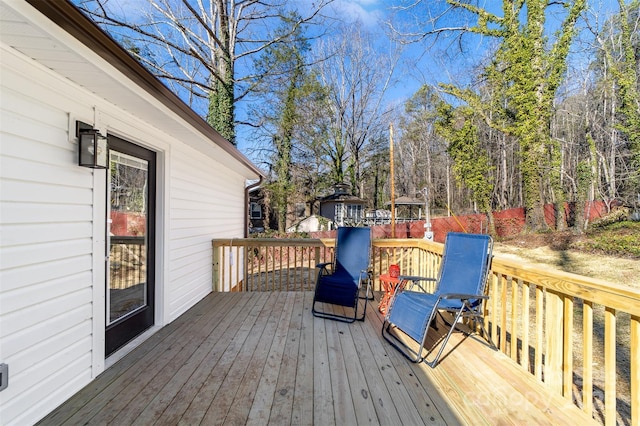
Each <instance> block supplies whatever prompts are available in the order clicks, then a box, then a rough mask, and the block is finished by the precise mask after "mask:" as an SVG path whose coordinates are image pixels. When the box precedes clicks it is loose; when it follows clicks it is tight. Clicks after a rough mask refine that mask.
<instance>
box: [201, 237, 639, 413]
mask: <svg viewBox="0 0 640 426" xmlns="http://www.w3.org/2000/svg"><path fill="white" fill-rule="evenodd" d="M333 246H334V240H333V239H289V240H287V239H240V240H238V239H233V240H230V239H216V240H214V241H213V249H214V250H213V272H214V274H213V276H214V283H213V286H214V287H213V288H214V290H215V291H283V290H313V288H314V285H315V280H316V270H315V265H316V264H318V263H322V262H330V261H331V259H332V256H333ZM442 248H443V246H442V244H438V243H433V242H430V241H426V240H419V239H379V240H374V241H373V253H372V265H371V271H372V279H373V288H374V290H380V289H381V286H380V282H379V280H378V277H379V276H380V274H383V273H386V272H387V271H388V268H389V265H390V264H398V265H399V266H400V269H401V271H402V274H405V275H421V276H432V277H433V276H436V274H437V270H438V265H439V262H440V258H441V256H442ZM488 284H489V286H488V293H489V295H490V299H489V301H488V303H487V304H486V306H485V322H486V324H485V325H486V328H487V329H488V330H489V333H490V335H491V338H492V339H493V341H494V342H495V343H496V345H497V346H498V348H499V349H500V351H501V352H503V353H505V354H506V355H507V356H509V357H510V358H511V359H512V360H513V361H514V362H516V363H517V364H519V365H520V366H521V367H522V369H523V371H526V372H528V373H530V374H532V375H533V376H535V378H536V379H538V380H539V381H541V382H542V383H544V384H545V385H546V386H547V387H548V388H549V389H550V390H551V391H552V392H555V393H559V394H562V395H563V396H564V397H565V398H567V399H569V400H571V401H573V402H574V403H575V404H576V405H578V406H579V407H580V408H581V409H582V410H583V411H585V412H586V413H588V414H590V415H592V416H593V417H594V418H595V419H596V420H598V421H600V422H602V423H604V424H607V425H613V424H616V423H620V424H629V425H638V424H640V291H638V290H635V289H632V288H629V287H625V286H620V285H615V284H611V283H607V282H605V281H602V280H598V279H594V278H588V277H583V276H579V275H575V274H570V273H566V272H561V271H557V270H552V269H547V268H542V267H536V266H534V265H530V264H525V263H521V262H516V261H512V260H507V259H501V258H500V257H499V256H495V257H494V259H493V262H492V266H491V273H490V277H489V283H488Z"/></svg>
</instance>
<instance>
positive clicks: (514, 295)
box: [507, 277, 518, 362]
mask: <svg viewBox="0 0 640 426" xmlns="http://www.w3.org/2000/svg"><path fill="white" fill-rule="evenodd" d="M507 282H508V284H509V289H510V291H511V359H512V360H514V361H515V362H518V309H517V306H518V289H517V282H516V281H514V279H513V277H509V278H508V280H507Z"/></svg>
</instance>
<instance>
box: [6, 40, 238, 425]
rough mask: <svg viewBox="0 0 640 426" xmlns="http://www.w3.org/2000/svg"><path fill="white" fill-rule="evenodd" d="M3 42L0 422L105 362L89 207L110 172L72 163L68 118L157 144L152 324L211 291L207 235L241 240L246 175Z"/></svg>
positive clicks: (25, 413) (39, 412)
mask: <svg viewBox="0 0 640 426" xmlns="http://www.w3.org/2000/svg"><path fill="white" fill-rule="evenodd" d="M1 43H2V42H1V41H0V50H1V52H0V54H1V55H2V67H1V75H0V203H1V207H0V209H1V210H0V220H1V221H0V238H1V240H0V243H1V244H0V362H3V363H7V364H9V387H8V388H7V389H5V390H4V391H2V392H0V424H2V425H13V424H16V425H22V424H31V423H34V422H36V421H38V420H39V419H40V418H42V417H43V416H44V415H46V414H47V413H48V412H49V411H51V410H52V409H54V408H55V407H57V406H58V405H59V404H61V403H62V402H64V401H65V400H66V399H68V398H69V397H70V396H72V395H73V394H74V393H75V392H77V391H78V390H80V389H81V388H82V387H83V386H84V385H86V384H88V383H89V382H90V381H91V380H92V378H93V377H95V375H96V374H98V373H100V372H101V371H102V368H103V366H104V364H103V363H104V356H103V354H104V346H100V345H99V344H98V343H96V342H100V340H101V338H102V339H103V338H104V308H103V306H104V300H101V299H99V298H98V296H97V295H100V294H102V295H104V286H105V282H104V276H103V275H100V274H101V273H103V272H104V271H99V267H98V266H97V265H100V262H102V261H103V260H102V259H104V257H105V253H104V248H102V249H101V250H102V251H100V249H96V247H100V244H101V241H100V239H102V240H104V235H99V234H100V233H99V230H102V229H104V226H105V225H104V223H103V222H102V223H100V221H97V222H95V223H94V220H96V218H100V217H103V216H104V215H105V214H106V213H104V212H105V211H106V210H105V206H94V204H93V203H94V199H95V197H104V190H105V189H104V187H103V186H100V185H99V184H97V183H96V182H102V181H101V179H102V180H104V181H105V182H106V175H105V173H106V172H105V171H104V170H95V171H93V170H91V169H88V168H83V167H79V166H78V165H77V145H76V144H75V143H74V142H70V141H69V139H70V138H69V134H68V129H69V126H70V123H73V122H74V120H70V119H69V116H71V117H72V118H75V119H82V120H83V121H86V122H88V123H91V122H92V121H91V120H92V119H93V118H92V117H94V115H95V120H96V122H100V123H101V125H102V126H104V128H107V129H108V131H109V132H111V133H113V134H114V135H117V136H119V137H122V138H124V139H126V140H128V141H130V142H132V143H138V144H141V145H144V146H145V147H147V148H149V149H152V150H155V151H157V152H158V172H159V176H158V212H157V213H158V217H157V220H158V223H157V228H158V247H157V253H156V258H157V262H158V267H157V274H156V280H157V281H156V286H157V287H158V289H157V294H158V295H159V297H157V300H156V309H157V311H158V314H157V315H156V318H157V319H158V318H159V319H158V321H157V324H156V325H158V326H162V325H166V324H167V323H168V322H170V321H172V320H173V319H175V318H177V317H178V316H179V315H180V314H181V313H183V312H184V311H186V310H187V309H188V308H190V307H191V306H193V305H194V304H195V303H197V302H198V301H199V300H200V299H201V298H202V297H203V296H205V295H206V294H208V293H209V292H210V291H211V290H212V266H211V260H212V249H211V239H212V238H217V237H242V236H243V234H244V219H245V217H244V216H245V205H244V202H245V200H244V187H245V179H246V177H245V176H243V175H242V174H241V173H240V170H242V166H239V165H238V164H235V160H233V161H228V158H229V157H228V156H226V157H223V158H226V159H227V160H225V161H227V162H228V163H229V164H222V163H221V160H220V157H221V156H220V155H219V154H220V152H221V149H220V148H218V147H214V146H212V142H211V141H209V140H206V139H205V138H203V137H201V139H202V140H197V137H198V135H197V133H195V132H194V131H192V130H191V129H186V130H184V135H187V136H189V138H187V137H183V136H181V137H177V136H176V137H172V136H170V135H168V134H166V133H163V132H161V131H159V130H157V129H156V128H155V127H154V126H153V125H152V124H150V123H146V122H143V121H141V120H140V119H138V118H137V117H134V116H132V115H130V114H129V113H127V112H125V111H122V110H120V109H119V108H118V107H117V106H115V105H113V104H108V103H106V102H105V101H104V100H103V99H101V98H100V97H98V96H95V95H93V94H91V93H89V92H87V91H86V90H84V89H82V88H81V87H78V86H75V85H74V84H73V83H71V82H70V81H69V80H67V79H65V78H62V77H60V76H58V75H57V74H55V73H54V72H52V71H50V70H48V69H46V68H45V67H42V66H40V65H39V64H37V63H35V62H33V61H32V60H31V59H29V58H25V57H24V56H21V55H20V54H16V53H15V52H14V51H12V49H11V48H9V47H7V46H6V45H3V44H1ZM96 111H97V112H96ZM158 119H159V120H162V117H160V118H158ZM72 131H73V130H72ZM194 136H195V137H194ZM194 139H195V140H194ZM194 147H197V148H198V149H196V148H194ZM245 173H247V172H246V170H245ZM94 174H95V177H94ZM94 190H95V191H96V193H95V194H94ZM96 271H98V272H96ZM97 306H101V307H102V308H101V309H102V313H103V315H102V316H100V315H97V314H96V312H98V313H99V312H100V309H97V308H96V307H97ZM102 345H104V343H102ZM96 360H101V361H102V364H101V363H100V362H99V361H96Z"/></svg>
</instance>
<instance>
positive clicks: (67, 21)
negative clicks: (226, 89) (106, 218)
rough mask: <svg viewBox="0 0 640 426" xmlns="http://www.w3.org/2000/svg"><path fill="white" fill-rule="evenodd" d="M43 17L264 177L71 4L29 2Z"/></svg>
mask: <svg viewBox="0 0 640 426" xmlns="http://www.w3.org/2000/svg"><path fill="white" fill-rule="evenodd" d="M26 1H27V3H29V4H30V5H31V6H33V7H34V8H35V9H36V10H38V11H39V12H40V13H42V14H43V15H45V16H46V17H47V18H49V19H50V20H51V21H52V22H54V23H55V24H56V25H58V26H59V27H60V28H62V29H63V30H65V31H66V32H67V33H69V34H70V35H72V36H73V37H75V38H76V39H78V40H79V41H80V42H81V43H82V44H84V45H85V46H87V47H88V48H90V49H91V50H92V51H93V52H95V53H96V54H97V55H99V56H100V57H102V58H103V59H104V60H106V61H107V62H109V63H110V64H112V65H113V66H114V67H116V68H117V69H118V70H119V71H120V72H122V73H123V74H125V75H126V76H128V77H129V78H130V79H131V80H132V81H133V82H134V83H136V84H137V85H138V86H140V87H141V88H142V89H144V90H145V91H147V92H148V93H150V94H151V95H153V96H154V97H155V98H156V99H158V100H159V101H160V102H162V103H163V104H164V105H165V106H166V107H167V108H169V109H170V110H171V111H173V112H174V113H176V114H177V115H178V116H179V117H181V118H182V119H184V120H185V121H186V122H187V123H189V124H191V125H192V126H193V127H194V128H195V129H197V130H198V131H199V132H200V133H202V134H203V135H205V136H206V137H207V138H209V139H210V140H211V141H212V142H214V143H215V144H216V145H218V146H220V147H221V148H222V149H224V150H225V151H226V152H227V153H229V154H230V155H231V156H232V157H233V158H235V159H236V160H238V161H239V162H240V163H241V164H243V165H244V166H246V167H247V168H248V169H250V170H251V171H252V172H254V173H256V174H257V175H258V176H259V177H264V174H263V173H262V172H261V171H260V169H258V168H257V167H256V166H255V164H253V163H252V162H251V161H250V160H249V159H248V158H247V157H245V156H244V155H243V154H242V153H241V152H240V151H239V150H238V149H237V148H236V147H235V146H234V145H233V144H232V143H231V142H229V141H228V140H226V139H225V138H224V137H222V135H220V133H218V132H217V131H216V130H215V129H214V128H213V127H211V126H210V125H209V124H208V123H207V122H206V121H205V120H203V119H202V117H200V116H199V115H198V114H196V112H195V111H193V110H192V109H191V108H190V107H189V106H188V105H187V104H185V103H184V102H183V101H182V100H181V99H180V98H179V97H178V96H177V95H176V94H175V93H173V92H172V91H171V90H169V89H168V88H167V86H165V85H164V84H163V83H162V82H161V81H160V80H159V79H158V78H157V77H156V76H154V75H153V74H152V73H151V72H149V70H147V69H146V68H145V67H143V66H142V64H140V63H139V62H138V60H137V59H135V58H134V57H133V56H132V55H131V54H130V53H129V52H127V51H126V50H125V49H123V48H122V46H120V44H118V43H117V42H116V41H115V40H114V39H113V38H112V37H111V36H110V35H109V34H107V33H106V32H105V31H103V30H102V29H101V28H100V27H99V26H98V25H97V24H96V23H95V22H94V21H93V20H91V19H90V18H89V17H87V16H86V15H85V14H84V13H82V12H81V11H80V9H78V8H77V7H76V6H75V5H73V4H72V3H70V2H69V1H68V0H51V1H50V0H46V1H45V0H26Z"/></svg>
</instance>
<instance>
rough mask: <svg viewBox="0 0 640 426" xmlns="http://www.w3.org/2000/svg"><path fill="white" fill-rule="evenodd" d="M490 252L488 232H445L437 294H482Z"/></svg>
mask: <svg viewBox="0 0 640 426" xmlns="http://www.w3.org/2000/svg"><path fill="white" fill-rule="evenodd" d="M492 251H493V240H492V239H491V237H490V236H489V235H478V234H462V233H458V232H450V233H448V234H447V238H446V240H445V244H444V254H443V256H442V263H441V264H440V271H439V277H438V288H437V289H436V293H440V294H442V293H461V294H484V289H485V285H486V282H487V274H488V273H489V266H490V264H491V253H492Z"/></svg>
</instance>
